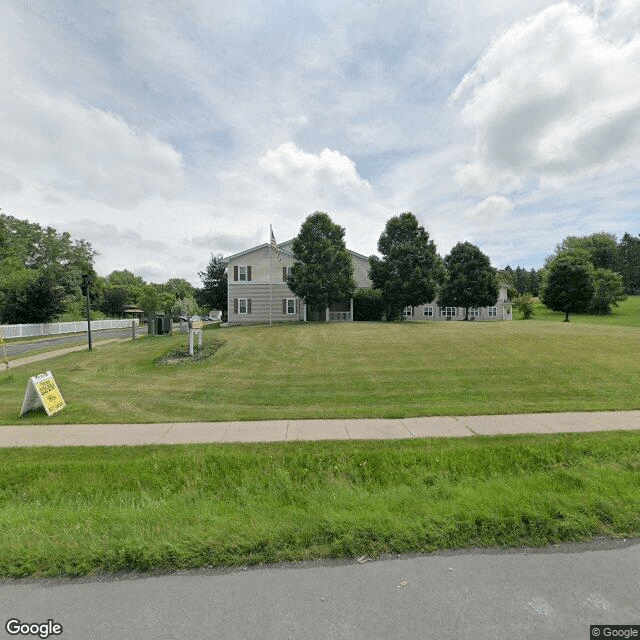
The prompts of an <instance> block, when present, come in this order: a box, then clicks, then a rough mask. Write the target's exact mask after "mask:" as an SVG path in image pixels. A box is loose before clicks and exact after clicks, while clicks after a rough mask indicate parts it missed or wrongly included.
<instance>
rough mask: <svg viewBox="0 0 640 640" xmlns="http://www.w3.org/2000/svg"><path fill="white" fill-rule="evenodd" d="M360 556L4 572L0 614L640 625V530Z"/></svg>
mask: <svg viewBox="0 0 640 640" xmlns="http://www.w3.org/2000/svg"><path fill="white" fill-rule="evenodd" d="M361 560H363V562H362V563H359V562H357V561H349V562H347V563H340V562H311V563H301V564H299V565H286V566H267V567H259V568H249V569H247V570H244V571H243V570H235V571H232V572H219V571H218V572H216V571H213V570H210V571H200V572H189V573H180V574H173V575H165V576H156V577H140V576H137V577H136V576H134V577H131V576H128V577H120V578H114V577H110V578H102V579H94V580H84V581H79V580H77V581H70V582H55V581H53V582H31V583H4V584H0V621H1V623H2V627H3V633H4V634H5V636H4V637H16V636H10V635H9V634H8V633H7V631H6V630H5V625H6V622H7V621H8V620H10V619H17V620H20V621H21V622H22V623H45V622H46V621H47V620H49V619H51V620H53V622H52V623H51V624H52V625H53V624H56V623H57V624H60V625H62V634H61V635H60V636H53V635H51V636H49V637H52V638H53V637H61V638H63V639H64V640H71V639H75V638H78V639H80V638H82V639H92V640H101V639H102V638H104V639H109V640H114V639H118V638H121V639H123V640H124V639H126V640H136V639H141V640H142V639H145V640H146V639H148V638H158V639H165V638H166V639H171V640H173V639H175V638H190V639H199V638H202V639H211V638H213V639H219V640H226V639H232V638H233V639H234V640H236V639H241V640H244V639H247V640H250V639H253V638H257V639H278V640H281V639H286V638H291V639H297V638H301V639H302V638H304V639H309V640H313V639H322V640H326V639H333V638H336V639H349V640H350V639H362V640H365V639H366V640H377V639H380V640H382V639H384V640H388V639H395V638H398V639H414V638H415V639H420V640H423V639H425V638H426V639H429V638H434V639H439V640H440V639H444V640H448V639H456V640H459V639H466V638H468V639H473V640H484V639H489V638H491V639H498V640H501V639H505V640H506V639H509V640H512V639H514V640H515V639H518V640H520V639H525V640H527V639H531V640H545V639H549V640H557V639H560V638H561V639H562V640H588V639H589V638H590V637H597V636H595V635H594V636H591V635H590V629H589V625H590V624H606V625H623V624H627V625H633V624H635V625H640V582H639V580H638V573H639V570H640V544H638V541H634V542H623V541H617V542H615V541H609V540H599V541H595V542H594V543H590V544H588V545H574V546H562V547H552V548H549V549H545V550H543V551H534V550H519V551H515V552H504V551H489V552H486V551H485V552H480V551H478V550H474V551H471V552H465V553H451V554H448V555H447V554H439V555H432V556H415V557H400V558H392V559H390V558H387V559H380V560H375V561H368V559H366V558H363V559H361ZM636 629H637V630H638V633H639V634H640V626H638V627H636ZM32 637H33V636H32ZM41 637H44V636H41ZM601 637H640V635H639V636H629V635H627V636H624V635H611V634H609V635H607V634H606V633H603V634H602V636H601Z"/></svg>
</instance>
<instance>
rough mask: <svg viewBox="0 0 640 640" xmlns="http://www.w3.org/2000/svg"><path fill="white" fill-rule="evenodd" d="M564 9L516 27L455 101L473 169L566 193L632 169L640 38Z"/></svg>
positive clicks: (639, 101) (638, 128)
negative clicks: (467, 133) (468, 135)
mask: <svg viewBox="0 0 640 640" xmlns="http://www.w3.org/2000/svg"><path fill="white" fill-rule="evenodd" d="M608 24H609V23H608V22H604V21H603V20H601V19H599V18H598V17H597V16H596V15H594V14H590V13H587V12H586V11H585V10H583V9H580V8H578V7H577V6H575V5H572V4H569V3H566V2H563V3H560V4H556V5H554V6H552V7H549V8H548V9H546V10H544V11H542V12H541V13H539V14H538V15H536V16H535V17H533V18H531V19H529V20H526V21H524V22H519V23H517V24H516V25H514V26H513V27H511V28H510V29H509V30H508V31H506V32H505V33H504V34H503V35H502V36H501V37H499V38H498V39H497V40H496V41H495V42H494V43H493V45H492V46H491V47H490V48H489V49H488V50H487V51H486V52H485V54H484V55H483V56H482V58H481V59H480V60H479V62H478V63H477V65H476V66H475V67H474V68H473V69H472V70H471V71H470V72H469V73H468V74H467V75H466V76H465V77H464V79H463V80H462V82H461V83H460V84H459V86H458V87H457V89H456V91H455V92H454V94H453V95H452V103H453V104H456V105H461V106H462V111H461V114H462V118H463V121H464V122H465V123H466V124H467V125H469V126H471V127H472V128H473V129H474V130H475V132H476V161H477V162H481V163H483V164H484V165H486V166H487V167H488V168H487V169H486V171H487V172H489V171H491V170H493V171H495V170H497V171H500V172H501V173H503V174H506V175H513V176H516V177H518V176H520V175H522V174H524V175H526V176H528V177H532V178H534V179H538V180H540V181H541V183H542V184H551V185H554V186H560V185H562V184H563V183H564V182H565V181H567V180H573V179H576V178H582V177H585V176H588V175H589V174H591V173H592V172H595V171H597V170H603V169H604V170H608V169H611V168H613V167H616V166H623V165H625V164H628V163H629V162H638V161H639V160H640V158H639V157H638V152H637V149H638V148H639V147H640V36H639V35H637V34H635V35H633V36H632V37H627V36H624V37H621V36H620V35H617V36H615V35H612V34H611V33H610V31H609V30H608V27H607V25H608Z"/></svg>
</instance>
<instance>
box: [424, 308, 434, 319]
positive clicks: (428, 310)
mask: <svg viewBox="0 0 640 640" xmlns="http://www.w3.org/2000/svg"><path fill="white" fill-rule="evenodd" d="M423 313H424V315H425V316H429V317H432V316H433V307H425V308H424V312H423Z"/></svg>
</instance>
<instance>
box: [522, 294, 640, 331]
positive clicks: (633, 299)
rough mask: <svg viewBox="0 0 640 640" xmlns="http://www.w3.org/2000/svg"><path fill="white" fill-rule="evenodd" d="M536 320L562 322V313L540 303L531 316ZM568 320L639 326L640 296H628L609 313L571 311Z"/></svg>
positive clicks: (583, 322)
mask: <svg viewBox="0 0 640 640" xmlns="http://www.w3.org/2000/svg"><path fill="white" fill-rule="evenodd" d="M513 317H514V319H516V320H519V319H520V313H519V312H518V311H514V313H513ZM531 319H532V320H536V321H549V322H562V321H563V320H564V313H562V312H561V311H549V309H547V308H546V307H545V306H544V305H543V304H542V303H540V302H537V303H535V306H534V315H533V317H532V318H531ZM569 322H576V323H578V324H601V325H606V326H623V327H640V296H629V297H628V298H627V299H626V300H623V301H622V302H620V303H619V306H617V307H613V308H612V309H611V313H609V314H604V315H600V314H589V313H571V314H569Z"/></svg>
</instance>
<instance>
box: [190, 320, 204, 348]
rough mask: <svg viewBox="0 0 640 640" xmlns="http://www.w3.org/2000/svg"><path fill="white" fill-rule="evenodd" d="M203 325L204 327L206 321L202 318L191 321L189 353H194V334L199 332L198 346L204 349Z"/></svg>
mask: <svg viewBox="0 0 640 640" xmlns="http://www.w3.org/2000/svg"><path fill="white" fill-rule="evenodd" d="M202 327H204V322H202V320H194V321H193V322H189V355H190V356H192V355H193V335H194V334H197V336H198V348H199V349H200V351H202Z"/></svg>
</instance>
